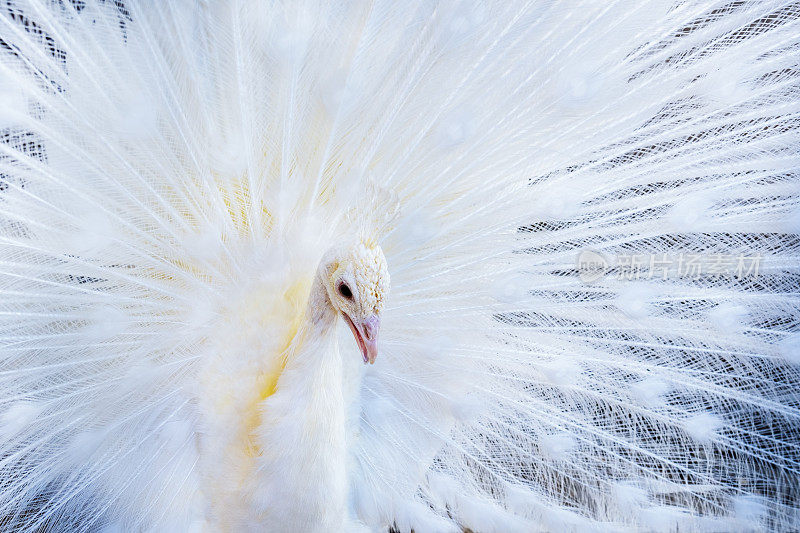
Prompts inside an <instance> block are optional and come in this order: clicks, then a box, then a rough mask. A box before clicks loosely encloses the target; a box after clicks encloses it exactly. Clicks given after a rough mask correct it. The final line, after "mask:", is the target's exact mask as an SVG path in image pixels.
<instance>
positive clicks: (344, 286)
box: [339, 283, 353, 300]
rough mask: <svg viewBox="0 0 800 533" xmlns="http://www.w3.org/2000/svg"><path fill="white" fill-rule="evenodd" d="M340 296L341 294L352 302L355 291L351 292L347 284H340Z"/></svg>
mask: <svg viewBox="0 0 800 533" xmlns="http://www.w3.org/2000/svg"><path fill="white" fill-rule="evenodd" d="M339 294H341V295H342V296H343V297H344V298H347V299H348V300H351V299H352V298H353V291H351V290H350V287H348V286H347V283H340V284H339Z"/></svg>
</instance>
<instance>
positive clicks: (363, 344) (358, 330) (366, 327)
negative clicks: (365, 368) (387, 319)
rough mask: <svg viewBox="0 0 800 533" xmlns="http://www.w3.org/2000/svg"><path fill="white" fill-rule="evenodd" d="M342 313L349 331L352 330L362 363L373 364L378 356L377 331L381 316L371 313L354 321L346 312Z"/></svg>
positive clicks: (379, 326)
mask: <svg viewBox="0 0 800 533" xmlns="http://www.w3.org/2000/svg"><path fill="white" fill-rule="evenodd" d="M342 315H343V316H344V320H345V322H347V325H348V326H350V331H352V332H353V337H355V339H356V343H357V344H358V348H359V350H361V357H362V358H363V359H364V364H366V363H369V364H374V363H375V359H377V358H378V332H379V331H380V329H381V318H380V317H379V316H378V315H372V316H370V317H368V318H366V319H364V320H355V321H354V320H353V319H352V318H350V317H349V316H347V315H346V314H344V313H342Z"/></svg>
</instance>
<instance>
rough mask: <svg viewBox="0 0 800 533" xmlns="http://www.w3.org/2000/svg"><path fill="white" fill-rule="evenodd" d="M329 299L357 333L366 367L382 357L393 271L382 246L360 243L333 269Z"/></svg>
mask: <svg viewBox="0 0 800 533" xmlns="http://www.w3.org/2000/svg"><path fill="white" fill-rule="evenodd" d="M331 272H332V273H331V275H330V279H329V287H328V295H329V297H330V300H331V303H332V304H333V307H334V308H335V309H336V310H337V311H338V312H339V313H340V314H341V315H342V318H343V319H344V321H345V322H346V323H347V325H348V326H349V327H350V331H352V332H353V337H355V339H356V343H358V347H359V349H360V350H361V356H362V357H363V358H364V363H370V364H372V363H374V362H375V359H376V358H377V357H378V332H379V331H380V326H381V311H383V306H384V302H385V301H386V298H387V297H388V295H389V268H388V266H387V265H386V257H384V255H383V251H382V250H381V248H380V246H378V245H375V244H367V243H364V242H359V243H358V244H356V245H355V246H353V247H351V248H349V249H348V250H346V251H345V252H344V254H343V257H340V258H339V260H338V261H337V262H336V263H335V268H333V269H331Z"/></svg>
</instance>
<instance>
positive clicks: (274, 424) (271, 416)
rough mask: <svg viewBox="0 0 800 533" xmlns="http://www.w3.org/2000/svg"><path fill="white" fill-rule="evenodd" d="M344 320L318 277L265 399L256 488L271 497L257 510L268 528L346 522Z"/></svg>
mask: <svg viewBox="0 0 800 533" xmlns="http://www.w3.org/2000/svg"><path fill="white" fill-rule="evenodd" d="M336 321H337V314H336V311H335V310H334V309H333V308H332V307H331V306H330V303H329V302H328V296H327V292H326V291H325V287H324V285H323V282H322V280H321V279H320V278H319V276H318V277H317V279H316V280H315V281H314V283H313V286H312V288H311V294H310V295H309V300H308V307H307V310H306V314H305V318H304V320H303V324H302V326H301V328H300V330H299V331H298V334H297V335H296V336H295V339H294V340H293V342H292V346H291V348H290V354H289V356H288V357H287V360H286V367H285V369H284V371H283V372H282V373H281V375H280V378H279V380H278V383H277V388H276V391H275V393H274V394H273V395H271V396H270V397H268V398H266V399H265V400H264V402H263V403H262V404H261V409H262V412H263V418H262V424H261V426H260V428H259V430H258V431H257V441H258V444H259V448H260V450H261V452H262V453H260V454H259V455H258V457H257V458H256V465H257V467H256V472H259V473H260V475H257V476H256V485H255V486H253V487H252V492H253V493H254V494H260V495H269V498H268V502H262V500H260V499H259V498H256V499H255V501H254V504H255V509H254V510H255V511H256V513H257V514H258V515H259V516H262V517H263V520H264V522H263V523H264V524H265V525H269V526H270V527H273V528H274V527H275V524H280V525H281V528H279V529H278V530H280V531H309V532H323V531H325V532H327V531H341V530H342V527H343V526H342V517H343V516H344V513H345V495H346V492H347V477H346V470H345V466H344V465H345V462H346V457H347V451H346V438H345V429H344V428H345V402H344V396H343V392H342V372H343V368H342V360H341V356H340V355H339V350H338V346H337V343H336ZM260 502H262V503H260ZM260 505H263V506H260Z"/></svg>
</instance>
